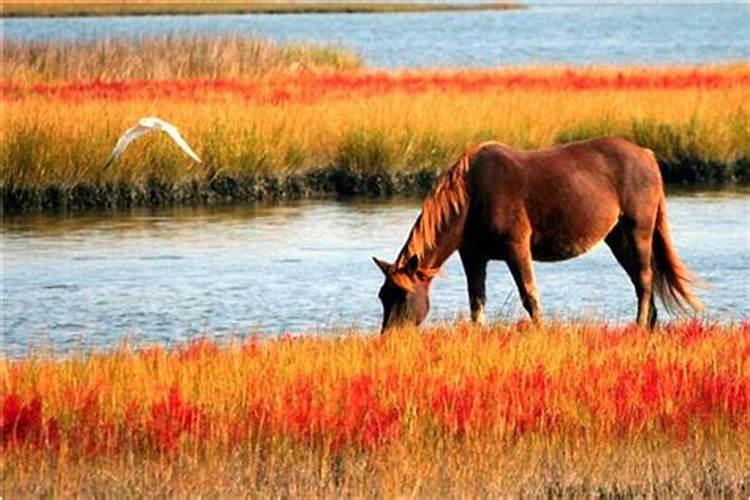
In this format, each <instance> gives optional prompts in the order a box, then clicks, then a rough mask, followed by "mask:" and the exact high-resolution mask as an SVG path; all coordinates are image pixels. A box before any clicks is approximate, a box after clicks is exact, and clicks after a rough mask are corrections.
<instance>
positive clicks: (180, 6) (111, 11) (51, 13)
mask: <svg viewBox="0 0 750 500" xmlns="http://www.w3.org/2000/svg"><path fill="white" fill-rule="evenodd" d="M520 8H523V6H522V5H520V4H517V3H504V2H503V3H501V2H482V3H433V2H370V1H364V2H360V1H354V2H336V1H334V2H295V1H291V2H290V1H269V2H242V1H240V0H230V1H226V0H220V1H212V2H206V1H204V2H185V1H184V0H164V1H163V0H159V1H151V2H149V1H142V0H135V1H132V0H131V1H129V0H119V1H116V2H110V1H104V0H93V1H88V0H87V1H77V0H73V1H42V2H39V1H34V0H31V1H17V0H14V1H11V2H4V3H3V8H2V11H0V13H1V15H2V16H3V17H56V16H143V15H174V14H183V15H184V14H350V13H359V14H370V13H379V14H387V13H398V12H457V11H488V10H494V11H498V10H511V9H520Z"/></svg>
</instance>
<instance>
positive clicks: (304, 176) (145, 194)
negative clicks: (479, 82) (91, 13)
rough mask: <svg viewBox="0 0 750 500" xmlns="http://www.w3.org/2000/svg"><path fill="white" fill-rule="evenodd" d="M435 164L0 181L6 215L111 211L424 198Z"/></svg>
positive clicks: (708, 183)
mask: <svg viewBox="0 0 750 500" xmlns="http://www.w3.org/2000/svg"><path fill="white" fill-rule="evenodd" d="M660 167H661V171H662V176H663V178H664V186H665V188H667V189H668V190H669V189H670V188H699V187H705V188H711V189H716V188H731V187H740V188H741V187H746V186H750V159H749V158H742V159H739V160H737V161H736V162H734V163H733V164H731V165H722V164H718V163H712V162H710V161H705V160H700V159H687V160H684V161H672V162H660ZM441 173H442V172H441V171H439V170H435V169H433V170H427V169H422V170H414V171H405V172H395V173H390V172H372V173H362V172H356V171H353V170H350V169H348V168H344V167H329V168H319V169H314V170H310V171H308V172H303V173H298V174H292V175H288V176H285V177H281V176H272V175H245V176H236V175H216V176H214V177H213V178H211V179H207V180H203V181H201V180H192V181H189V182H185V183H170V182H169V181H165V180H164V179H162V178H158V177H155V176H154V177H150V178H148V179H147V180H146V181H145V182H144V183H142V184H134V183H127V182H121V183H103V184H86V183H83V184H77V185H74V186H61V185H53V186H47V187H40V188H32V187H12V186H10V187H9V186H0V196H1V197H2V200H3V204H2V214H3V215H23V214H45V213H49V214H54V213H68V212H71V213H72V212H86V211H92V210H93V211H96V210H99V211H110V210H122V209H132V208H168V207H190V206H192V207H202V206H220V205H221V206H231V205H235V204H242V203H248V202H274V201H291V200H302V199H320V198H326V197H338V198H350V197H370V198H389V197H393V196H418V197H423V196H425V195H426V194H427V193H429V192H430V191H431V190H432V188H433V187H434V185H435V183H436V182H437V179H438V178H439V176H440V175H441Z"/></svg>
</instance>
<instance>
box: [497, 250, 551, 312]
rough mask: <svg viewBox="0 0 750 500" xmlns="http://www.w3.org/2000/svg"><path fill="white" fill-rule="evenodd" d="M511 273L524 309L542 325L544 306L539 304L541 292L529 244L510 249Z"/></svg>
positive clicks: (509, 265)
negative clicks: (538, 288) (537, 285)
mask: <svg viewBox="0 0 750 500" xmlns="http://www.w3.org/2000/svg"><path fill="white" fill-rule="evenodd" d="M506 262H507V264H508V268H509V269H510V273H511V274H512V275H513V280H514V281H515V282H516V287H517V288H518V293H519V294H520V295H521V301H522V302H523V307H524V308H525V309H526V311H527V312H528V313H529V316H531V319H532V320H533V321H534V323H537V324H541V323H542V306H541V303H540V302H539V291H538V290H537V287H536V278H535V277H534V267H533V265H532V260H531V248H530V247H529V245H528V243H521V244H512V245H509V248H508V256H507V258H506Z"/></svg>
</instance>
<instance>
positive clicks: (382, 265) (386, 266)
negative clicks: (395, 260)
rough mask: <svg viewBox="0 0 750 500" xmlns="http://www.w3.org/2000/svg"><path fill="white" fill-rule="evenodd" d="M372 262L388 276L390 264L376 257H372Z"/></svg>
mask: <svg viewBox="0 0 750 500" xmlns="http://www.w3.org/2000/svg"><path fill="white" fill-rule="evenodd" d="M372 260H373V262H375V265H377V266H378V267H379V268H380V270H381V271H383V274H385V275H386V276H388V272H389V271H390V270H391V265H390V264H389V263H387V262H385V261H384V260H380V259H378V258H377V257H373V258H372Z"/></svg>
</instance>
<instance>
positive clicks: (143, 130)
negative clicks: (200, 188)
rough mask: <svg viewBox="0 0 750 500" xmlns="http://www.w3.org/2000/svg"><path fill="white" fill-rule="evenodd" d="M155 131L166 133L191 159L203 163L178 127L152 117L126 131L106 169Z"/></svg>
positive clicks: (118, 141)
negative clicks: (131, 144) (141, 139)
mask: <svg viewBox="0 0 750 500" xmlns="http://www.w3.org/2000/svg"><path fill="white" fill-rule="evenodd" d="M155 130H156V131H158V130H161V131H162V132H166V133H167V135H169V137H171V138H172V140H173V141H174V142H176V143H177V145H178V146H180V148H181V149H182V150H183V151H184V152H185V153H187V155H188V156H189V157H190V158H192V159H193V160H195V161H197V162H198V163H201V159H200V158H198V155H197V154H195V151H193V150H192V149H191V148H190V145H189V144H188V143H187V141H185V139H183V138H182V136H181V135H180V132H179V131H178V130H177V127H175V126H174V125H172V124H171V123H168V122H165V121H164V120H162V119H161V118H156V117H154V116H151V117H147V118H141V119H140V120H138V125H136V126H135V127H133V128H129V129H128V130H126V131H125V133H124V134H122V137H120V138H119V139H118V140H117V144H115V149H113V150H112V154H111V155H109V159H107V163H105V164H104V168H109V167H110V166H111V165H112V163H114V161H115V160H117V158H119V157H120V155H121V154H122V152H123V151H125V148H127V147H128V145H129V144H130V143H131V142H133V141H134V140H136V139H137V138H139V137H140V136H142V135H144V134H148V133H149V132H153V131H155Z"/></svg>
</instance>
